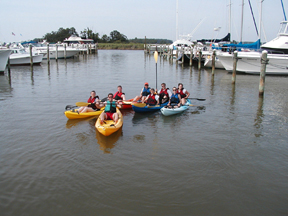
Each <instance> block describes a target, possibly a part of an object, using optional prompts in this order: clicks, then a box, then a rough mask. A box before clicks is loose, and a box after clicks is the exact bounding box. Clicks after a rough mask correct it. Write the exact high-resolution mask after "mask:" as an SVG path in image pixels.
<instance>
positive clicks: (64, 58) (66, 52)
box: [64, 44, 67, 59]
mask: <svg viewBox="0 0 288 216" xmlns="http://www.w3.org/2000/svg"><path fill="white" fill-rule="evenodd" d="M66 53H67V52H66V44H64V59H66V56H67V55H66Z"/></svg>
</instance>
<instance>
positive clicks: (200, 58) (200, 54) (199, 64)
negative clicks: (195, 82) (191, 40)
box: [198, 50, 202, 70]
mask: <svg viewBox="0 0 288 216" xmlns="http://www.w3.org/2000/svg"><path fill="white" fill-rule="evenodd" d="M201 60H202V50H199V55H198V70H201Z"/></svg>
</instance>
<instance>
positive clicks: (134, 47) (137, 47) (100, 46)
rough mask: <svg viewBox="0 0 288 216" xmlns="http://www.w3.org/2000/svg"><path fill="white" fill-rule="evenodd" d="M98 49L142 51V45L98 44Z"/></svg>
mask: <svg viewBox="0 0 288 216" xmlns="http://www.w3.org/2000/svg"><path fill="white" fill-rule="evenodd" d="M98 49H119V50H144V44H142V43H98Z"/></svg>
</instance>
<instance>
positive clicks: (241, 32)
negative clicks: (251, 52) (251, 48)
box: [240, 0, 244, 42]
mask: <svg viewBox="0 0 288 216" xmlns="http://www.w3.org/2000/svg"><path fill="white" fill-rule="evenodd" d="M243 17H244V0H242V17H241V34H240V42H242V35H243Z"/></svg>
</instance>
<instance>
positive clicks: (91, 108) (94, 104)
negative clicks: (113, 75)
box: [77, 90, 100, 114]
mask: <svg viewBox="0 0 288 216" xmlns="http://www.w3.org/2000/svg"><path fill="white" fill-rule="evenodd" d="M90 95H91V96H90V97H89V99H88V100H87V103H91V104H89V105H88V106H82V107H80V108H79V109H78V111H77V112H78V114H79V113H85V112H95V111H96V110H99V109H100V104H99V102H100V100H99V96H98V95H96V92H95V91H94V90H93V91H91V93H90Z"/></svg>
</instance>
